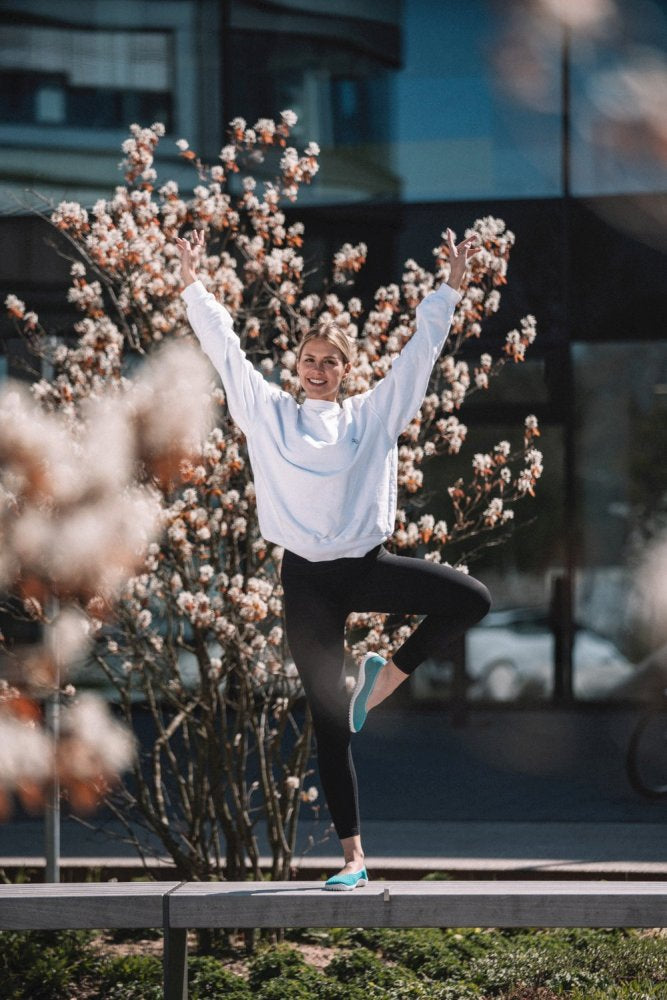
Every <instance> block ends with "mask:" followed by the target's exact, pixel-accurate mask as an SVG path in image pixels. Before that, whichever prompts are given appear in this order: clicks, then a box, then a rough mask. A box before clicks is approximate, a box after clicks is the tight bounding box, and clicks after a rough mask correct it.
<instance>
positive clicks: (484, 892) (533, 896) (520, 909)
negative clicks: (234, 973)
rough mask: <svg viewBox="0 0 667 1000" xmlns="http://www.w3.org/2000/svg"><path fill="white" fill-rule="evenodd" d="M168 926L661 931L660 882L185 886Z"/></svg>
mask: <svg viewBox="0 0 667 1000" xmlns="http://www.w3.org/2000/svg"><path fill="white" fill-rule="evenodd" d="M170 922H171V926H172V927H191V928H196V927H663V926H667V883H662V882H613V883H605V882H588V881H586V882H583V881H567V882H555V881H548V882H547V881H539V882H538V881H530V882H456V881H452V882H421V881H420V882H372V883H370V885H368V886H366V887H365V888H363V889H355V890H354V892H328V891H325V890H324V889H323V888H322V883H321V882H273V883H267V882H224V883H193V882H189V883H186V884H184V885H182V886H181V887H180V888H179V889H177V890H175V891H174V892H173V893H172V894H171V897H170Z"/></svg>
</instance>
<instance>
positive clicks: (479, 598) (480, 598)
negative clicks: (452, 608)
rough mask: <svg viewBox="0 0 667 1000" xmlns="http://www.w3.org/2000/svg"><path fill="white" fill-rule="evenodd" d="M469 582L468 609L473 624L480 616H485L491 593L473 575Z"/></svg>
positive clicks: (488, 608) (487, 611)
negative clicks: (469, 598)
mask: <svg viewBox="0 0 667 1000" xmlns="http://www.w3.org/2000/svg"><path fill="white" fill-rule="evenodd" d="M469 582H470V584H472V585H473V586H472V587H471V594H470V596H471V601H470V611H471V616H472V618H473V620H472V624H473V625H475V624H476V623H477V622H480V621H481V620H482V618H485V617H486V616H487V615H488V613H489V611H490V610H491V603H492V601H491V593H490V592H489V589H488V587H486V586H485V585H484V584H483V583H481V581H480V580H475V579H474V577H473V578H471V579H470V581H469Z"/></svg>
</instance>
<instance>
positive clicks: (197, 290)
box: [183, 281, 461, 562]
mask: <svg viewBox="0 0 667 1000" xmlns="http://www.w3.org/2000/svg"><path fill="white" fill-rule="evenodd" d="M183 298H184V299H185V302H186V304H187V310H188V319H189V320H190V323H191V324H192V327H193V329H194V331H195V333H196V334H197V337H198V338H199V341H200V343H201V346H202V348H203V350H204V351H205V353H206V354H207V355H208V357H209V358H210V359H211V361H212V362H213V364H214V366H215V368H216V369H217V371H218V373H219V375H220V378H221V379H222V384H223V387H224V390H225V395H226V397H227V405H228V407H229V412H230V413H231V416H232V418H233V420H234V421H235V422H236V424H237V425H238V426H239V427H240V429H241V430H242V431H243V433H244V434H245V436H246V439H247V444H248V453H249V456H250V462H251V465H252V469H253V472H254V477H255V491H256V496H257V515H258V519H259V527H260V531H261V532H262V535H263V537H264V538H265V539H266V540H267V541H268V542H273V543H274V544H277V545H282V546H284V547H285V548H287V549H290V550H291V551H292V552H295V553H296V554H297V555H300V556H303V557H304V558H305V559H309V560H310V561H311V562H320V561H326V560H331V559H339V558H341V557H344V556H345V557H350V556H363V555H364V554H365V553H366V552H368V551H369V549H372V548H373V547H374V546H376V545H378V544H379V543H380V542H383V541H385V539H387V538H389V536H390V535H392V534H393V532H394V527H395V517H396V494H397V466H398V447H397V443H396V442H397V438H398V436H399V434H400V433H401V432H402V431H403V430H405V428H406V427H407V425H408V424H409V423H410V421H411V420H412V419H413V417H414V416H415V415H416V414H417V413H418V411H419V407H420V406H421V404H422V402H423V400H424V396H425V395H426V390H427V388H428V382H429V378H430V375H431V371H432V369H433V366H434V364H435V362H436V361H437V359H438V357H439V355H440V352H441V351H442V348H443V346H444V343H445V341H446V339H447V335H448V333H449V328H450V326H451V322H452V316H453V314H454V309H455V308H456V305H457V303H458V302H459V300H460V299H461V295H460V293H459V292H456V291H454V289H453V288H451V287H450V286H449V285H447V284H442V285H440V287H439V288H438V290H437V291H435V292H431V293H430V294H428V295H427V296H426V298H425V299H424V300H423V301H422V302H421V303H420V305H419V306H418V307H417V328H416V331H415V333H414V335H413V336H412V337H411V339H410V340H409V341H408V343H407V344H406V345H405V347H404V348H403V350H402V351H401V353H400V354H399V355H398V357H396V358H395V359H394V361H393V363H392V367H391V370H390V371H389V372H388V373H387V374H386V375H385V377H384V378H383V379H382V380H381V381H380V382H378V384H377V385H375V386H373V388H372V389H369V390H368V391H367V392H364V393H360V394H359V395H356V396H351V397H350V398H349V399H345V400H344V402H343V404H342V405H340V404H339V403H330V402H327V401H326V400H319V399H317V400H316V399H305V400H304V401H303V403H301V404H299V403H297V402H296V400H295V399H294V397H293V396H292V395H291V394H290V393H288V392H286V391H285V390H283V389H281V388H280V387H279V386H277V385H275V384H273V383H271V382H268V381H267V380H266V379H265V378H264V376H263V375H262V374H261V372H259V371H257V369H256V368H255V367H254V366H253V364H252V363H251V362H250V361H248V359H247V358H246V356H245V354H244V352H243V351H242V350H241V345H240V342H239V339H238V337H237V336H236V334H235V333H234V329H233V323H232V317H231V316H230V314H229V312H228V311H227V310H226V309H225V308H224V306H222V305H221V304H220V303H219V302H218V301H217V300H216V299H215V298H214V296H213V295H211V294H210V293H209V292H207V291H206V289H205V288H204V286H203V285H202V283H201V282H200V281H195V282H194V283H193V284H191V285H188V287H187V288H186V289H185V291H184V292H183Z"/></svg>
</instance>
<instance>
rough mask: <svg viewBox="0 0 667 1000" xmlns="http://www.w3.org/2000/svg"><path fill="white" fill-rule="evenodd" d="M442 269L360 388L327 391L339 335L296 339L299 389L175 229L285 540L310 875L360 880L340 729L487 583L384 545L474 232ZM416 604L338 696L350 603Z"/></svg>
mask: <svg viewBox="0 0 667 1000" xmlns="http://www.w3.org/2000/svg"><path fill="white" fill-rule="evenodd" d="M447 235H448V241H449V249H450V260H451V268H450V275H449V279H448V281H447V282H446V283H443V284H441V285H440V287H439V288H438V289H437V290H436V291H433V292H430V293H429V294H428V295H427V296H426V297H425V298H424V300H423V301H422V302H421V304H420V305H419V306H418V307H417V326H416V330H415V333H414V335H413V336H412V338H411V339H410V340H409V341H408V343H407V344H406V345H405V347H404V348H403V350H402V351H401V353H400V355H399V356H398V357H397V358H395V359H394V361H393V364H392V367H391V370H390V371H389V372H388V373H387V375H385V377H384V378H383V379H382V380H381V381H380V382H378V383H377V385H375V386H374V387H373V388H372V389H370V390H368V391H367V392H363V393H360V394H357V395H355V396H351V397H349V398H346V399H342V401H341V398H340V397H341V390H342V388H343V387H344V384H345V377H346V375H347V374H348V373H349V371H350V369H351V365H352V357H353V355H352V344H351V343H350V341H349V340H348V338H347V336H346V335H345V334H344V333H343V332H342V331H340V330H336V329H335V327H331V328H329V329H327V331H326V333H322V332H319V331H318V332H311V333H308V334H307V335H306V336H305V337H304V338H303V340H302V341H301V343H300V344H299V347H298V350H297V362H296V371H297V374H298V377H299V381H300V383H301V388H302V389H303V393H304V397H305V398H304V399H303V401H302V402H301V403H299V402H297V400H295V398H294V397H293V396H292V395H291V394H290V393H288V392H286V391H284V390H282V389H280V388H279V386H277V385H274V384H272V383H270V382H268V381H267V380H266V379H265V378H264V377H263V376H262V375H261V373H260V372H258V371H257V370H256V369H255V368H254V366H253V365H252V364H251V363H250V362H249V361H248V360H247V359H246V357H245V355H244V353H243V351H242V350H241V347H240V343H239V339H238V337H237V336H236V334H235V333H234V329H233V322H232V318H231V316H230V314H229V313H228V312H227V310H226V309H225V308H224V306H222V305H221V304H220V303H219V302H217V301H216V299H215V298H214V297H213V295H211V294H209V293H208V292H207V291H206V289H205V288H204V286H203V284H202V283H201V282H200V281H198V280H197V275H196V271H197V264H198V259H199V256H200V254H201V252H202V250H203V247H204V239H203V234H201V233H200V234H194V235H193V236H192V238H191V240H186V239H178V240H177V241H176V242H177V245H178V248H179V251H180V254H181V267H182V276H183V283H184V285H185V290H184V291H183V298H184V299H185V302H186V305H187V310H188V319H189V321H190V323H191V324H192V327H193V328H194V331H195V333H196V334H197V337H198V338H199V341H200V343H201V346H202V348H203V350H204V351H205V352H206V354H207V355H208V356H209V358H210V359H211V361H212V362H213V364H214V366H215V367H216V369H217V371H218V372H219V374H220V377H221V379H222V383H223V386H224V389H225V393H226V397H227V404H228V407H229V412H230V414H231V416H232V418H233V420H234V421H235V422H236V424H237V425H238V426H239V427H240V429H241V430H242V431H243V433H244V434H245V435H246V439H247V446H248V454H249V457H250V462H251V465H252V468H253V473H254V481H255V490H256V496H257V514H258V519H259V527H260V530H261V532H262V536H263V537H264V538H265V539H266V540H267V541H270V542H273V543H274V544H276V545H280V546H283V547H284V549H285V552H284V556H283V561H282V567H281V581H282V585H283V589H284V614H285V624H286V635H287V642H288V644H289V647H290V651H291V653H292V656H293V657H294V662H295V664H296V668H297V670H298V672H299V676H300V678H301V681H302V683H303V687H304V690H305V693H306V697H307V699H308V703H309V705H310V709H311V712H312V716H313V722H314V726H315V735H316V740H317V758H318V766H319V773H320V781H321V784H322V788H323V791H324V795H325V797H326V801H327V805H328V807H329V812H330V814H331V818H332V821H333V824H334V827H335V829H336V833H337V835H338V837H339V839H340V842H341V846H342V850H343V859H344V864H343V867H342V868H341V870H340V871H339V872H338V873H337V874H335V875H333V876H332V877H331V878H330V879H329V880H328V881H327V882H326V883H325V886H324V887H325V888H326V889H331V890H335V891H346V890H352V889H355V888H356V887H358V886H363V885H366V883H367V881H368V873H367V871H366V866H365V863H364V852H363V848H362V843H361V835H360V826H359V806H358V799H357V782H356V775H355V771H354V765H353V762H352V753H351V746H350V742H351V734H352V733H358V732H359V730H360V729H361V728H362V726H363V725H364V722H365V720H366V716H367V714H368V712H369V711H371V710H372V709H373V708H375V707H376V706H377V705H379V704H380V702H382V701H384V699H385V698H387V697H388V696H389V695H390V694H391V693H392V692H393V691H394V690H395V689H396V688H397V687H398V686H399V684H402V683H403V682H404V681H405V680H406V679H407V678H408V677H409V676H410V674H411V673H412V672H413V670H415V669H416V668H417V667H418V666H419V664H420V663H421V662H422V661H423V660H425V659H426V658H427V657H429V656H441V655H442V653H443V652H444V651H445V649H446V648H447V646H448V645H449V644H450V643H451V642H452V640H453V639H455V638H457V637H459V636H460V635H461V634H462V633H463V632H465V630H466V629H468V628H469V627H470V626H471V625H474V624H475V623H476V622H478V621H479V620H480V619H481V618H483V617H484V615H486V613H487V612H488V610H489V607H490V603H491V602H490V596H489V592H488V590H487V589H486V587H485V586H484V585H483V584H482V583H480V582H479V581H478V580H475V579H473V578H472V577H471V576H468V575H466V574H465V573H461V572H459V571H457V570H454V569H451V568H450V567H447V566H442V565H439V564H437V563H434V562H430V561H427V560H424V559H417V558H412V557H406V556H397V555H393V554H392V553H390V552H388V551H387V549H386V548H385V547H384V545H383V542H384V541H386V540H387V539H388V538H389V537H391V535H392V534H393V532H394V527H395V515H396V493H397V461H398V450H397V439H398V437H399V435H400V434H401V432H402V431H403V430H404V429H405V427H406V426H407V425H408V424H409V423H410V421H411V420H412V419H413V417H414V416H415V414H416V413H417V412H418V410H419V408H420V406H421V404H422V401H423V399H424V396H425V394H426V391H427V387H428V383H429V378H430V375H431V371H432V369H433V366H434V364H435V362H436V361H437V359H438V357H439V355H440V353H441V351H442V349H443V346H444V344H445V341H446V339H447V336H448V333H449V328H450V326H451V321H452V316H453V314H454V309H455V308H456V305H457V303H458V302H459V300H460V298H461V294H460V292H459V290H458V289H459V287H460V284H461V281H462V279H463V277H464V274H465V270H466V264H467V261H468V260H469V259H470V257H471V256H472V255H473V254H475V253H477V252H478V249H479V248H476V247H474V245H473V244H474V242H475V238H474V237H468V238H466V239H464V240H463V241H462V242H460V243H458V244H455V243H454V237H453V233H452V232H451V230H447ZM353 611H356V612H364V611H368V612H391V613H403V614H406V615H425V616H426V617H425V618H424V619H423V620H422V621H421V623H420V624H419V626H418V627H417V628H416V629H415V630H414V632H413V633H412V635H410V637H409V638H408V639H407V640H406V641H405V642H404V643H403V644H402V645H400V646H399V647H398V648H397V649H395V650H394V651H393V654H392V657H391V659H389V660H388V661H385V660H384V659H383V658H382V657H381V656H379V655H377V654H375V653H368V654H367V655H366V656H365V657H364V658H363V660H362V662H361V664H360V666H359V676H358V680H357V683H356V687H355V689H354V692H353V694H352V697H351V699H350V696H349V694H348V693H347V690H346V685H345V671H344V655H343V653H344V632H345V622H346V619H347V617H348V615H349V614H350V613H351V612H353Z"/></svg>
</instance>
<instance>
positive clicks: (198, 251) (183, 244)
mask: <svg viewBox="0 0 667 1000" xmlns="http://www.w3.org/2000/svg"><path fill="white" fill-rule="evenodd" d="M176 246H177V247H178V250H179V253H180V255H181V277H182V278H183V284H184V285H185V287H186V288H187V286H188V285H191V284H192V282H193V281H196V280H197V268H198V267H199V263H200V261H201V256H202V253H203V252H204V249H205V246H206V244H205V240H204V231H203V230H202V229H195V230H194V232H192V233H191V234H190V239H184V238H181V237H180V236H177V237H176Z"/></svg>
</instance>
